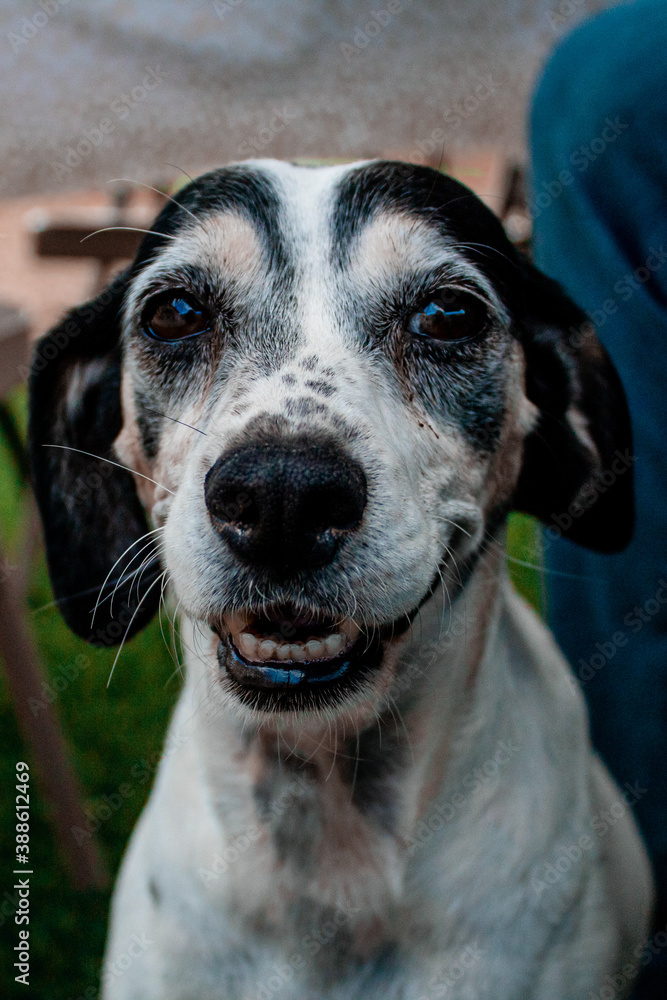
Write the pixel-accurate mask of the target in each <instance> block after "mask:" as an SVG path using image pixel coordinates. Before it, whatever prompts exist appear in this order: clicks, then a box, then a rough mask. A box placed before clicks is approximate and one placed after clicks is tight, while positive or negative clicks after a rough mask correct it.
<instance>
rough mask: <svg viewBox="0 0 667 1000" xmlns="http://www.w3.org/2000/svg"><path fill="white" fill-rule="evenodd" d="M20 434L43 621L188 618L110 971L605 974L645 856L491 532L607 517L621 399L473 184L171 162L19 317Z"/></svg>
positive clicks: (141, 980)
mask: <svg viewBox="0 0 667 1000" xmlns="http://www.w3.org/2000/svg"><path fill="white" fill-rule="evenodd" d="M31 441H32V458H33V467H34V478H35V486H36V491H37V497H38V501H39V505H40V508H41V512H42V517H43V520H44V527H45V533H46V542H47V548H48V559H49V566H50V572H51V578H52V581H53V586H54V590H55V593H56V597H57V599H58V600H59V601H60V606H61V608H62V610H63V613H64V615H65V618H66V620H67V622H68V623H69V625H70V626H71V628H72V629H73V630H74V631H75V632H76V633H78V634H79V635H81V636H83V637H84V638H86V639H89V640H90V641H92V642H97V643H101V644H111V643H113V642H120V641H122V640H123V639H124V637H125V636H130V635H132V634H133V633H135V632H136V631H137V630H138V629H140V628H141V627H142V626H144V625H145V624H146V623H147V622H148V621H149V619H150V618H151V617H152V616H153V615H154V614H155V612H156V610H157V608H158V604H159V600H160V597H161V594H162V593H163V591H165V589H166V590H167V591H168V592H169V593H170V594H171V595H172V596H173V599H174V600H175V602H177V608H178V613H179V615H180V619H181V623H182V640H183V647H184V649H185V654H186V662H187V670H186V679H185V685H184V688H183V692H182V694H181V697H180V701H179V703H178V706H177V708H176V711H175V714H174V717H173V720H172V723H171V728H170V730H169V735H168V737H167V743H166V747H165V752H164V756H163V759H162V762H161V765H160V768H159V772H158V775H157V779H156V782H155V787H154V789H153V792H152V795H151V798H150V801H149V803H148V806H147V807H146V809H145V811H144V813H143V815H142V817H141V820H140V822H139V824H138V826H137V828H136V830H135V832H134V835H133V838H132V841H131V844H130V847H129V849H128V852H127V856H126V858H125V861H124V863H123V866H122V870H121V874H120V878H119V881H118V885H117V888H116V892H115V897H114V901H113V909H112V920H111V932H110V940H109V943H108V948H107V955H106V964H105V970H104V976H103V979H104V988H103V995H104V997H105V998H106V1000H129V998H135V1000H152V998H161V1000H204V998H207V1000H209V998H211V1000H212V998H225V1000H227V998H229V1000H250V998H255V997H258V998H262V1000H265V998H267V997H278V998H283V1000H297V998H298V1000H304V998H324V997H327V998H337V1000H353V998H354V1000H361V998H369V997H371V998H374V997H377V998H382V1000H393V998H395V1000H398V998H402V1000H423V998H428V997H432V998H435V997H443V996H447V997H451V998H452V1000H529V998H530V1000H584V998H589V997H598V996H601V995H602V994H601V993H599V992H596V991H599V990H600V989H601V988H602V986H603V984H604V983H606V982H607V980H606V979H605V977H606V976H612V977H615V978H614V982H621V983H622V984H623V983H624V984H627V986H628V989H629V987H630V985H631V983H632V979H633V975H634V969H635V966H636V963H637V961H638V956H639V954H640V952H641V947H642V942H643V939H644V937H645V935H646V933H647V929H648V919H649V911H650V906H651V896H652V883H651V875H650V870H649V867H648V862H647V859H646V856H645V853H644V850H643V847H642V845H641V842H640V839H639V836H638V833H637V831H636V829H635V826H634V823H633V820H632V818H631V816H630V814H629V812H628V809H627V806H626V804H625V801H624V799H623V797H622V794H621V792H620V790H619V789H617V788H616V786H615V785H614V784H613V782H612V781H611V779H610V777H609V776H608V774H607V773H606V771H605V769H604V767H603V766H602V765H601V763H600V761H599V760H598V759H597V757H596V756H595V754H594V753H593V751H592V749H591V745H590V742H589V735H588V729H587V721H586V712H585V709H584V704H583V700H582V697H581V694H580V692H579V691H578V689H577V687H576V685H575V683H574V681H573V678H572V675H571V673H570V671H569V668H568V666H567V664H566V663H565V661H564V659H563V657H562V655H561V653H560V652H559V651H558V649H557V648H556V646H555V644H554V641H553V639H552V637H551V635H550V634H549V632H548V631H547V629H546V628H545V626H544V625H543V624H542V623H541V622H540V621H539V620H538V618H537V617H536V616H535V615H534V614H533V613H532V611H531V610H530V609H529V608H528V607H527V605H526V604H525V603H524V601H523V600H521V599H520V598H519V597H518V596H517V595H516V594H515V593H514V592H513V590H512V588H511V586H510V585H509V583H508V580H507V576H506V572H505V557H504V552H503V532H504V522H505V518H506V515H507V513H508V511H509V510H510V509H512V508H516V509H519V510H523V511H527V512H529V513H531V514H534V515H536V516H537V517H539V518H541V519H542V520H543V521H546V522H549V521H550V520H551V518H552V516H553V515H559V514H560V513H562V512H564V511H568V510H569V511H570V514H571V515H572V514H573V515H575V516H571V521H572V527H571V530H570V532H569V535H570V537H571V538H572V539H573V540H574V541H576V542H579V543H580V544H583V545H587V546H590V547H591V548H594V549H597V550H602V551H613V550H616V549H618V548H621V547H623V546H624V545H625V544H626V543H627V541H628V540H629V538H630V535H631V531H632V520H633V506H632V485H631V474H630V473H629V472H627V473H625V474H624V475H618V476H617V477H616V483H615V485H613V486H612V487H611V488H605V490H604V491H602V490H599V489H597V484H598V483H599V477H600V475H601V474H602V473H604V472H606V471H607V470H608V469H609V468H611V467H612V464H613V463H614V462H618V461H619V455H620V456H621V457H622V456H626V457H628V458H629V460H628V461H626V465H631V456H630V449H631V437H630V427H629V420H628V414H627V409H626V405H625V400H624V395H623V391H622V388H621V386H620V384H619V380H618V377H617V375H616V373H615V371H614V369H613V367H612V365H611V363H610V361H609V359H608V357H607V355H606V353H605V351H604V350H603V349H602V347H601V346H600V344H599V342H598V340H597V339H596V336H595V333H594V331H593V329H592V328H591V327H590V325H589V324H588V322H587V321H586V317H585V316H584V315H583V314H582V313H581V312H580V311H579V310H578V309H577V308H576V307H575V306H574V305H573V304H572V303H571V302H570V301H569V300H568V299H567V298H565V297H564V296H563V294H562V293H561V292H560V290H559V289H558V288H557V287H556V286H555V285H554V284H553V283H552V282H551V281H549V280H548V279H546V278H545V277H544V276H542V275H541V274H540V273H538V272H537V271H536V270H535V269H534V268H533V267H532V266H531V265H530V264H529V263H528V262H527V261H526V260H524V259H522V258H520V257H519V256H518V255H517V253H516V252H515V251H514V249H513V248H512V246H511V245H510V243H509V242H508V240H507V238H506V236H505V234H504V232H503V230H502V227H501V225H500V224H499V222H498V221H497V220H496V218H495V217H494V216H493V215H492V213H491V212H490V211H489V210H487V209H486V208H485V207H484V206H483V205H482V204H481V203H480V202H479V201H478V200H477V198H475V196H474V195H473V194H472V193H471V192H470V191H468V190H467V189H466V188H465V187H463V186H462V185H461V184H459V183H457V182H455V181H454V180H452V179H450V178H448V177H446V176H443V175H441V174H439V173H437V172H436V171H433V170H430V169H427V168H423V167H416V166H411V165H407V164H399V163H391V162H369V163H361V164H353V165H350V166H345V167H333V168H317V169H312V168H307V167H297V166H292V165H289V164H284V163H278V162H272V161H262V162H252V163H247V164H241V165H236V166H230V167H227V168H224V169H221V170H217V171H214V172H213V173H210V174H207V175H205V176H203V177H201V178H199V179H198V180H196V181H194V182H193V183H192V184H190V185H189V186H188V187H186V188H185V189H184V190H182V191H181V192H180V193H179V194H178V196H177V197H176V198H175V199H172V200H171V201H170V202H169V204H167V206H166V207H165V209H164V211H163V212H162V213H161V214H160V215H159V217H158V218H157V220H156V222H155V225H154V228H153V231H152V233H150V234H148V235H146V237H145V239H144V241H143V244H142V246H141V249H140V250H139V253H138V256H137V258H136V260H135V261H134V263H133V264H132V266H131V267H130V268H129V269H128V270H127V271H126V272H125V273H123V274H122V275H121V276H120V277H119V278H118V279H117V280H116V281H115V282H114V284H113V285H112V286H111V287H110V288H109V289H108V291H106V292H105V293H103V294H102V295H101V296H100V297H99V298H98V299H96V300H95V301H93V302H91V303H89V304H87V305H84V306H81V307H80V308H78V309H75V310H74V311H73V312H72V313H70V314H69V316H68V317H67V318H66V319H65V320H64V321H63V322H62V324H61V325H60V326H59V327H58V328H57V329H56V330H54V331H52V332H51V333H50V334H49V335H48V336H46V337H45V338H44V339H43V340H42V341H41V342H40V344H39V345H38V347H37V350H36V354H35V359H34V368H33V375H32V380H31ZM95 456H99V459H98V458H96V457H95ZM91 473H96V474H97V476H98V479H97V483H98V486H97V488H96V489H95V490H93V491H90V490H81V489H80V483H81V482H82V481H83V482H90V476H91ZM605 480H606V481H608V477H605ZM112 594H113V597H112ZM93 605H95V614H94V616H91V606H93ZM149 701H150V694H148V695H147V702H149ZM610 810H611V812H612V814H613V815H614V816H616V817H617V819H616V820H615V822H614V824H613V825H611V824H607V825H606V826H605V825H603V824H602V823H601V822H600V821H599V820H600V816H601V815H603V814H604V815H609V811H610ZM619 977H620V978H619ZM622 994H623V989H622V988H621V989H619V992H618V996H621V995H622Z"/></svg>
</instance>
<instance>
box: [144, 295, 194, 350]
mask: <svg viewBox="0 0 667 1000" xmlns="http://www.w3.org/2000/svg"><path fill="white" fill-rule="evenodd" d="M142 325H143V328H144V331H145V333H147V334H148V335H149V336H150V337H154V338H155V340H185V338H186V337H196V336H197V335H198V334H200V333H206V332H207V331H208V330H210V328H211V324H210V319H209V316H208V313H207V312H206V310H205V309H204V307H203V306H202V305H200V304H199V302H197V300H196V299H195V298H193V297H192V296H191V295H187V294H186V293H185V292H168V293H167V294H165V295H161V296H158V298H156V299H153V301H152V302H149V303H148V306H147V308H146V310H145V312H144V317H143V324H142Z"/></svg>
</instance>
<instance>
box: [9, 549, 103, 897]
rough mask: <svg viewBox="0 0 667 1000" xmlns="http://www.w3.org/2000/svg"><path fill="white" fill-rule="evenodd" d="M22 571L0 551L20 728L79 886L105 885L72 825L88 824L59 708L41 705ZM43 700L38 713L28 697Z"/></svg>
mask: <svg viewBox="0 0 667 1000" xmlns="http://www.w3.org/2000/svg"><path fill="white" fill-rule="evenodd" d="M15 577H18V578H19V579H20V577H21V574H20V573H19V572H17V573H13V572H12V571H11V570H10V569H8V568H7V566H6V563H5V562H4V559H3V558H2V553H0V655H1V656H2V658H3V660H4V665H5V673H6V676H7V680H8V682H9V689H10V692H11V695H12V700H13V702H14V710H15V713H16V718H17V720H18V724H19V728H20V730H21V734H22V736H23V739H24V740H25V742H26V745H27V746H29V747H30V749H31V751H32V755H33V759H34V762H35V765H36V767H37V771H38V775H37V777H38V779H39V781H40V782H41V786H42V789H43V791H44V796H45V798H46V799H47V801H48V803H49V805H50V806H51V809H52V811H53V819H54V823H55V826H56V829H57V832H58V837H59V840H60V845H61V847H62V850H63V852H64V854H65V857H66V860H67V862H68V864H69V867H70V870H71V873H72V881H73V884H74V886H75V888H76V889H88V888H92V887H97V888H102V887H103V886H105V885H106V884H107V881H108V874H107V870H106V866H105V865H104V863H103V861H102V858H101V857H100V855H99V852H98V850H97V844H96V841H95V839H94V837H92V836H91V837H90V838H87V839H86V840H84V841H83V842H82V843H80V844H79V843H77V841H76V839H75V838H74V835H73V832H72V831H73V829H74V828H75V827H78V828H79V829H85V828H86V817H85V815H84V812H83V807H82V805H81V790H80V788H79V783H78V781H77V778H76V775H75V773H74V770H73V768H72V765H71V763H70V760H69V757H68V754H67V749H66V746H65V741H64V739H63V735H62V732H61V730H60V726H59V724H58V719H57V716H56V712H55V710H54V708H53V706H52V705H48V704H47V705H45V706H44V707H43V708H41V706H42V705H43V698H42V683H43V680H44V679H43V676H42V670H41V667H40V664H39V659H38V656H37V650H36V648H35V644H34V640H33V638H32V636H31V634H30V632H29V630H28V626H27V623H26V620H25V605H24V600H23V592H22V590H19V588H18V587H17V586H16V584H17V583H18V582H19V580H15ZM31 699H34V703H37V702H39V703H40V713H39V717H37V716H36V715H35V714H34V713H33V712H32V711H31V709H30V700H31Z"/></svg>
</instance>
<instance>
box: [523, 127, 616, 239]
mask: <svg viewBox="0 0 667 1000" xmlns="http://www.w3.org/2000/svg"><path fill="white" fill-rule="evenodd" d="M629 127H630V123H629V122H623V121H621V119H620V117H619V116H618V115H616V116H615V117H614V118H609V117H608V118H605V123H604V127H603V128H602V129H601V131H600V134H599V135H596V136H595V137H594V138H593V139H591V140H590V141H589V142H588V143H582V144H581V145H580V146H578V147H577V149H574V150H572V152H571V153H570V156H569V163H570V164H571V166H572V167H573V168H574V169H575V170H576V171H577V173H580V174H583V173H585V171H586V170H588V168H589V166H590V165H591V163H595V161H596V160H597V159H598V158H599V157H600V156H602V154H603V153H604V152H605V151H606V150H607V149H608V148H609V146H610V145H612V144H613V143H615V142H616V140H617V139H618V137H619V135H622V134H623V132H625V130H626V129H627V128H629ZM574 178H575V174H573V173H572V171H571V170H570V169H568V168H564V169H563V170H561V171H560V173H559V174H558V176H557V177H554V178H553V179H552V180H550V181H544V180H543V181H542V183H541V184H540V186H539V189H538V190H537V191H534V192H533V196H532V198H531V202H530V214H531V215H532V217H533V219H537V218H538V216H540V215H541V214H542V212H544V211H545V209H547V208H549V206H550V205H552V204H553V202H554V201H556V199H557V198H560V196H561V195H562V193H563V191H564V190H565V188H567V187H570V185H571V184H573V183H574Z"/></svg>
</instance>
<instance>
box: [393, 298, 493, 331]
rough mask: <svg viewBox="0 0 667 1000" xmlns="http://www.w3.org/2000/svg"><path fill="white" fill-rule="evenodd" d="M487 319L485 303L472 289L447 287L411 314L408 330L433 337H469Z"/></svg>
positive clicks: (482, 325) (479, 328)
mask: <svg viewBox="0 0 667 1000" xmlns="http://www.w3.org/2000/svg"><path fill="white" fill-rule="evenodd" d="M487 321H488V314H487V311H486V308H485V306H484V303H483V302H481V301H480V300H479V299H478V298H477V297H476V296H474V295H472V294H470V292H459V291H455V290H452V289H447V290H444V291H442V292H440V293H439V294H438V295H437V296H436V297H435V298H433V299H431V301H430V302H428V303H426V304H425V305H424V306H422V308H421V309H419V310H418V312H415V313H413V314H412V316H411V317H410V319H409V320H408V330H409V331H410V333H415V334H417V335H418V336H420V337H430V338H431V340H441V341H455V340H469V339H471V338H472V337H475V336H476V335H477V334H478V333H481V332H482V330H483V329H484V327H485V326H486V324H487Z"/></svg>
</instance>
